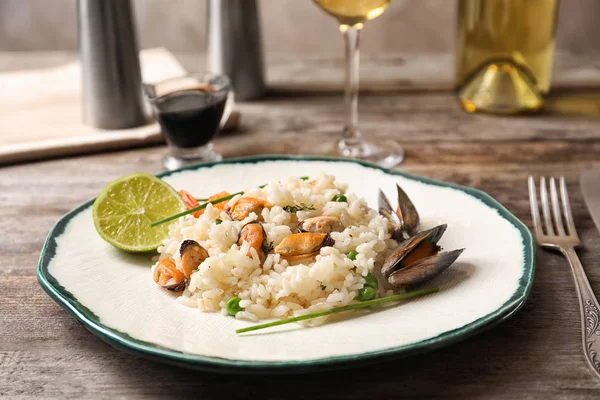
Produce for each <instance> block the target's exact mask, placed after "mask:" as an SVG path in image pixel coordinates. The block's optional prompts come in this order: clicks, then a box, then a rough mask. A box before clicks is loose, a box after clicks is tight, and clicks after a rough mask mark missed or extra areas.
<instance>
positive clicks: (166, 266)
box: [153, 258, 187, 292]
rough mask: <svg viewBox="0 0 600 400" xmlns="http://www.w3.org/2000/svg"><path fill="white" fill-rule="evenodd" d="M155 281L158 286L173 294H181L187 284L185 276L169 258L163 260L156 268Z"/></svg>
mask: <svg viewBox="0 0 600 400" xmlns="http://www.w3.org/2000/svg"><path fill="white" fill-rule="evenodd" d="M153 279H154V282H156V283H157V284H158V285H160V286H162V287H164V288H165V289H168V290H171V291H173V292H181V291H182V290H183V289H185V284H186V282H187V280H186V279H185V275H183V273H182V272H181V271H180V270H178V269H177V266H176V265H175V263H174V262H173V260H170V259H168V258H165V259H163V260H161V261H160V262H159V263H158V265H157V266H156V267H155V268H154V274H153Z"/></svg>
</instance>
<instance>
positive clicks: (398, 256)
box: [381, 224, 447, 278]
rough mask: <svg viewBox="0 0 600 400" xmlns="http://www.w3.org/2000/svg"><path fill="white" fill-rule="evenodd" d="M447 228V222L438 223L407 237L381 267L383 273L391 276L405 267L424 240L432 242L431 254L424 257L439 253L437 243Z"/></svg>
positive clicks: (387, 276)
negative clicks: (433, 226)
mask: <svg viewBox="0 0 600 400" xmlns="http://www.w3.org/2000/svg"><path fill="white" fill-rule="evenodd" d="M446 228H447V225H446V224H443V225H438V226H436V227H435V228H432V229H429V230H427V231H423V232H419V233H417V234H416V235H415V236H413V237H411V238H409V239H406V240H405V241H404V242H402V243H400V244H399V245H398V247H396V248H395V249H394V250H393V251H392V252H391V253H390V255H389V256H387V258H386V259H385V261H384V263H383V266H382V267H381V274H382V275H383V276H384V277H386V278H389V276H390V275H391V274H392V273H393V272H395V271H397V270H399V269H401V268H403V265H404V266H406V264H407V263H406V262H404V261H405V260H410V259H411V257H410V256H411V254H412V253H413V251H415V249H416V248H417V247H418V246H419V245H420V244H422V243H424V242H429V243H431V245H430V247H431V249H430V250H431V252H430V253H429V254H425V256H424V257H427V256H431V255H433V254H435V253H437V252H438V250H439V247H438V246H437V243H438V242H439V241H440V239H441V238H442V235H444V232H446ZM424 257H420V258H424ZM411 263H412V262H409V263H408V264H411Z"/></svg>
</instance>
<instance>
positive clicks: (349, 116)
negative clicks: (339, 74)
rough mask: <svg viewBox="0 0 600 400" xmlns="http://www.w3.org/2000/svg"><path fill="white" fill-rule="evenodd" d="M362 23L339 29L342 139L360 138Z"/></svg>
mask: <svg viewBox="0 0 600 400" xmlns="http://www.w3.org/2000/svg"><path fill="white" fill-rule="evenodd" d="M362 27H363V25H362V24H357V25H355V26H348V25H341V26H340V31H341V32H342V33H343V34H344V42H345V44H346V46H345V47H346V83H345V90H344V101H345V103H346V124H345V126H344V133H343V137H344V139H350V140H351V141H352V139H355V140H356V141H357V140H358V139H360V131H359V130H358V66H359V63H360V52H359V43H360V32H361V30H362Z"/></svg>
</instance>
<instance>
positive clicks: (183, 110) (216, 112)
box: [156, 88, 227, 148]
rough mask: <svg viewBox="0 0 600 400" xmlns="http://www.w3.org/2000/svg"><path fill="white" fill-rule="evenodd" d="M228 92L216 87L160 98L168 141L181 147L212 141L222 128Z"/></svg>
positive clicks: (160, 116)
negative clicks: (215, 88) (221, 122)
mask: <svg viewBox="0 0 600 400" xmlns="http://www.w3.org/2000/svg"><path fill="white" fill-rule="evenodd" d="M226 100H227V95H226V94H225V93H223V92H219V91H214V90H212V88H202V89H195V90H182V91H178V92H174V93H170V94H168V95H165V96H163V97H162V98H159V99H158V100H157V102H156V105H157V108H158V110H159V111H158V116H157V117H158V122H159V123H160V126H161V128H162V132H163V134H164V136H165V138H166V139H167V141H168V142H169V143H170V144H172V145H174V146H176V147H181V148H193V147H199V146H203V145H205V144H208V143H210V141H211V140H212V139H213V138H214V137H215V135H216V134H217V132H218V130H219V123H220V121H221V117H222V116H223V111H224V110H225V103H226Z"/></svg>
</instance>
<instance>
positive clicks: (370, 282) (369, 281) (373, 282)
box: [364, 272, 378, 289]
mask: <svg viewBox="0 0 600 400" xmlns="http://www.w3.org/2000/svg"><path fill="white" fill-rule="evenodd" d="M364 278H365V286H368V287H372V288H373V289H377V286H378V282H377V278H375V275H373V274H372V273H370V272H369V273H368V274H367V276H365V277H364Z"/></svg>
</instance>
